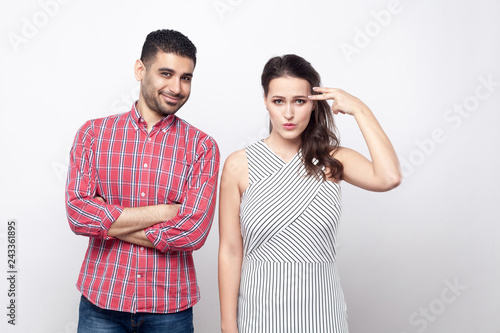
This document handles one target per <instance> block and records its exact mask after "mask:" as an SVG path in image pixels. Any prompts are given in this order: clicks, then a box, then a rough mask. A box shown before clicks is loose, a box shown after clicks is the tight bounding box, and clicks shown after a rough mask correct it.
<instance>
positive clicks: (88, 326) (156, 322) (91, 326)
mask: <svg viewBox="0 0 500 333" xmlns="http://www.w3.org/2000/svg"><path fill="white" fill-rule="evenodd" d="M122 332H127V333H140V332H142V333H160V332H161V333H193V332H194V328H193V309H192V308H189V309H187V310H184V311H181V312H176V313H144V312H138V313H129V312H121V311H113V310H106V309H101V308H100V307H98V306H96V305H94V304H92V303H91V302H90V301H89V300H88V299H86V298H85V297H84V296H82V298H81V300H80V315H79V319H78V333H122Z"/></svg>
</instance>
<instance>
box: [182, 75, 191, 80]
mask: <svg viewBox="0 0 500 333" xmlns="http://www.w3.org/2000/svg"><path fill="white" fill-rule="evenodd" d="M181 79H182V80H183V81H191V78H190V77H189V76H183V77H182V78H181Z"/></svg>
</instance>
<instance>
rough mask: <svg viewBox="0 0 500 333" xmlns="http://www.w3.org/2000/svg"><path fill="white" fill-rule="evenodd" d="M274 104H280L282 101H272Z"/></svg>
mask: <svg viewBox="0 0 500 333" xmlns="http://www.w3.org/2000/svg"><path fill="white" fill-rule="evenodd" d="M273 102H274V104H282V103H283V101H282V100H281V99H275V100H274V101H273Z"/></svg>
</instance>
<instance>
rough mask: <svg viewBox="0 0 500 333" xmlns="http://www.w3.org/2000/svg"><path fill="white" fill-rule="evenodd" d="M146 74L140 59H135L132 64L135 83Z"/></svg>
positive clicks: (144, 66)
mask: <svg viewBox="0 0 500 333" xmlns="http://www.w3.org/2000/svg"><path fill="white" fill-rule="evenodd" d="M145 73H146V65H144V63H143V62H142V60H141V59H137V60H136V61H135V64H134V75H135V79H136V80H137V81H142V79H143V78H144V74H145Z"/></svg>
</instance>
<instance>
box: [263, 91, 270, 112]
mask: <svg viewBox="0 0 500 333" xmlns="http://www.w3.org/2000/svg"><path fill="white" fill-rule="evenodd" d="M264 105H265V106H266V110H268V111H269V109H268V108H267V96H266V94H264Z"/></svg>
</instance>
